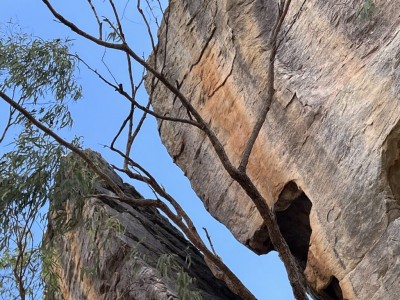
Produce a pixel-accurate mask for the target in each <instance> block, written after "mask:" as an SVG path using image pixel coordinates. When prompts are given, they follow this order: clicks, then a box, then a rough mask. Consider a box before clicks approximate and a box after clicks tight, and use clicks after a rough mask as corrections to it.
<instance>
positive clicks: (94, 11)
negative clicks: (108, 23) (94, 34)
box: [87, 0, 103, 40]
mask: <svg viewBox="0 0 400 300" xmlns="http://www.w3.org/2000/svg"><path fill="white" fill-rule="evenodd" d="M87 1H88V2H89V5H90V8H91V9H92V11H93V14H94V16H95V18H96V21H97V24H98V25H99V39H100V40H102V39H103V23H102V22H101V21H100V19H99V16H98V14H97V11H96V8H95V7H94V5H93V3H92V0H87Z"/></svg>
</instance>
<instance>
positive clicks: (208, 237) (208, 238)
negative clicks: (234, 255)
mask: <svg viewBox="0 0 400 300" xmlns="http://www.w3.org/2000/svg"><path fill="white" fill-rule="evenodd" d="M203 230H204V232H205V233H206V236H207V240H208V242H209V243H210V247H211V250H212V252H213V253H214V255H215V256H216V257H219V255H218V254H217V252H215V249H214V245H213V243H212V241H211V237H210V235H209V234H208V231H207V228H205V227H203Z"/></svg>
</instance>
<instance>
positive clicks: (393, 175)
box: [383, 124, 400, 222]
mask: <svg viewBox="0 0 400 300" xmlns="http://www.w3.org/2000/svg"><path fill="white" fill-rule="evenodd" d="M383 149H384V153H383V167H384V170H385V172H386V176H387V180H388V184H389V188H390V191H391V194H392V195H391V196H389V197H388V199H386V210H387V214H388V218H389V222H392V221H393V220H395V219H397V218H399V217H400V125H399V124H398V125H396V127H395V128H394V129H393V130H392V132H391V133H390V134H389V135H388V137H387V139H386V143H385V145H384V147H383Z"/></svg>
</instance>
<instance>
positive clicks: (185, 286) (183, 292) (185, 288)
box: [157, 254, 201, 300]
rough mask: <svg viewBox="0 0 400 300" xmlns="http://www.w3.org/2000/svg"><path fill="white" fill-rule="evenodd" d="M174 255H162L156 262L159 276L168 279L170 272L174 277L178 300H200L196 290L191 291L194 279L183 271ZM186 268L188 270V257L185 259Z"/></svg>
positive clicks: (189, 261) (189, 262)
mask: <svg viewBox="0 0 400 300" xmlns="http://www.w3.org/2000/svg"><path fill="white" fill-rule="evenodd" d="M176 257H177V255H176V254H162V255H161V256H160V258H159V259H158V261H157V270H158V271H159V272H160V274H161V276H163V277H166V278H170V277H171V272H174V273H175V275H176V282H175V284H176V288H177V291H178V298H179V299H180V300H200V299H201V294H200V292H199V291H198V290H192V286H193V284H194V283H195V282H196V279H195V278H192V277H190V275H189V274H188V273H187V272H186V271H185V268H184V267H182V266H181V265H180V264H179V263H178V262H177V260H176ZM186 265H187V268H190V265H191V260H190V257H186Z"/></svg>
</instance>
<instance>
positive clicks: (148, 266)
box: [45, 152, 239, 300]
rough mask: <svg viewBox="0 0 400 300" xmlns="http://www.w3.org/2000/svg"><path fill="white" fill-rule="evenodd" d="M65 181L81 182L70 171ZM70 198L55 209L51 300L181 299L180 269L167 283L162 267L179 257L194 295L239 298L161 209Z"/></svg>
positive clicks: (126, 187)
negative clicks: (165, 259) (162, 261)
mask: <svg viewBox="0 0 400 300" xmlns="http://www.w3.org/2000/svg"><path fill="white" fill-rule="evenodd" d="M91 155H92V156H93V157H94V158H95V159H96V160H97V161H98V162H99V163H100V164H101V165H102V168H103V171H105V172H106V173H107V174H108V175H109V176H110V177H111V178H112V179H113V180H114V181H115V182H116V183H117V184H118V185H119V186H120V187H121V188H122V189H123V190H124V192H126V193H127V194H130V195H132V196H133V197H135V198H141V196H140V195H139V194H138V193H137V192H136V190H135V189H134V188H133V187H132V186H129V185H127V184H125V183H123V181H122V180H121V178H120V177H119V176H118V175H117V174H116V173H114V171H113V170H112V169H111V167H110V166H109V165H108V164H107V163H106V162H105V161H104V160H102V158H101V157H100V156H99V155H98V154H96V153H94V152H92V154H91ZM70 158H71V157H69V159H70ZM66 164H67V166H68V164H69V162H67V163H66ZM73 168H76V165H75V166H73ZM65 180H72V181H73V180H75V178H74V172H71V171H70V169H69V167H67V168H64V169H63V170H62V171H61V174H60V176H59V178H58V181H57V184H58V185H60V184H62V182H63V181H65ZM96 190H97V192H100V193H101V194H108V195H113V193H112V192H111V191H110V190H109V188H108V187H107V186H105V185H103V184H101V185H99V184H97V188H96ZM68 194H69V193H68V191H65V193H62V192H61V194H59V196H58V197H57V200H56V201H53V203H52V207H51V211H50V217H49V227H48V231H47V234H46V241H47V246H48V247H50V248H48V249H51V250H52V251H50V252H49V253H52V256H51V257H52V258H55V266H56V267H55V270H56V275H57V276H56V278H57V280H56V285H57V286H58V289H57V288H54V286H50V283H49V280H48V292H47V294H46V297H45V298H46V299H49V300H50V299H51V300H54V299H65V300H68V299H70V300H77V299H89V300H90V299H92V300H98V299H109V300H115V299H138V300H147V299H154V300H156V299H159V300H166V299H178V295H179V293H178V290H177V274H176V270H173V269H170V270H169V279H167V278H165V277H162V276H161V275H160V273H159V272H158V271H157V269H156V264H157V262H158V259H159V257H160V256H161V255H163V254H172V255H173V259H174V261H175V262H177V263H178V264H179V265H180V266H182V268H183V269H184V271H185V272H187V274H188V275H189V276H190V277H192V278H195V279H196V283H195V284H194V285H191V286H190V287H189V288H188V291H192V292H193V291H199V292H200V294H201V296H202V299H210V300H211V299H239V298H238V297H237V296H236V295H235V294H233V293H232V292H230V291H229V289H228V288H227V287H226V285H225V284H224V283H223V282H222V281H220V280H218V279H216V278H215V277H214V276H213V275H212V273H211V271H210V270H209V269H208V267H207V266H206V265H205V263H204V260H203V256H202V255H201V254H200V253H199V251H198V250H197V249H196V248H194V247H193V246H192V245H191V244H190V243H189V242H188V241H187V240H186V239H185V238H184V237H183V235H182V234H181V233H180V232H179V231H178V230H177V229H176V228H175V227H173V226H172V225H171V224H170V223H169V222H168V220H167V219H166V218H165V217H163V216H162V215H161V214H160V213H159V212H158V211H157V210H155V209H151V208H138V209H134V208H132V207H130V206H128V205H127V204H124V203H122V202H119V201H118V200H105V199H99V198H98V197H91V198H86V199H77V198H73V199H72V198H71V199H69V198H68ZM60 196H61V197H60ZM63 197H64V198H63ZM187 258H190V260H191V265H190V267H187V264H186V262H185V261H186V259H187ZM186 299H193V298H192V297H189V298H186Z"/></svg>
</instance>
